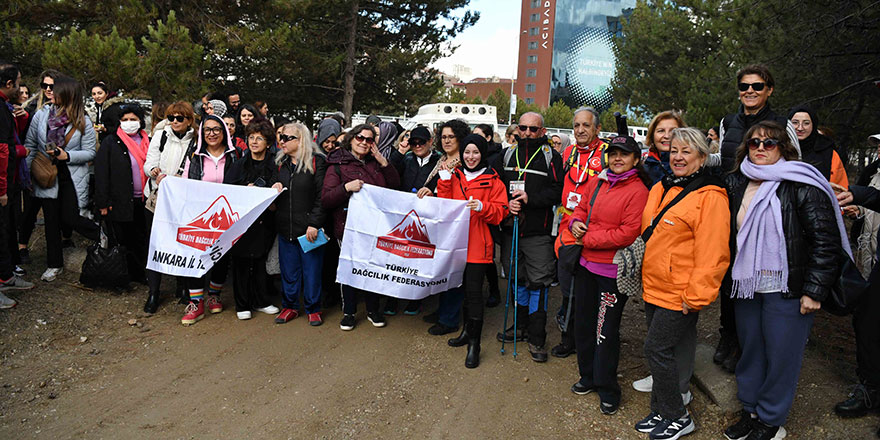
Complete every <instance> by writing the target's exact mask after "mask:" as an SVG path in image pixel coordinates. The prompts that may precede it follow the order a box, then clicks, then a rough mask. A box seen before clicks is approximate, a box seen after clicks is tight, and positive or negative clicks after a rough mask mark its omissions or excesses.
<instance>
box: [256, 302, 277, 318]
mask: <svg viewBox="0 0 880 440" xmlns="http://www.w3.org/2000/svg"><path fill="white" fill-rule="evenodd" d="M257 311H258V312H261V313H265V314H267V315H277V314H278V313H280V312H281V309H279V308H278V307H275V306H273V305H272V304H269V305H268V306H266V307H263V308H260V309H257Z"/></svg>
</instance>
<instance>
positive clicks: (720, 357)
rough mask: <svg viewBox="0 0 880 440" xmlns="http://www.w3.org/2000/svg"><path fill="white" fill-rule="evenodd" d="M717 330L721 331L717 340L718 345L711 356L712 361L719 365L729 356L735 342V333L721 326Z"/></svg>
mask: <svg viewBox="0 0 880 440" xmlns="http://www.w3.org/2000/svg"><path fill="white" fill-rule="evenodd" d="M719 331H720V332H721V339H719V340H718V346H717V347H715V355H714V356H712V362H715V364H717V365H721V363H722V362H724V360H725V359H727V358H729V357H730V355H731V354H732V353H731V352H732V351H733V346H734V344H735V343H736V333H733V332H729V331H725V330H724V329H723V328H722V329H720V330H719Z"/></svg>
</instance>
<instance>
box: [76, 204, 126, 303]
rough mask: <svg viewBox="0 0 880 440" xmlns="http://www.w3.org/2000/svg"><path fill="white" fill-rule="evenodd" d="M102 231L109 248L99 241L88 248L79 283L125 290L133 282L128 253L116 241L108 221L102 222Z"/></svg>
mask: <svg viewBox="0 0 880 440" xmlns="http://www.w3.org/2000/svg"><path fill="white" fill-rule="evenodd" d="M101 229H102V230H103V231H106V232H105V234H106V235H107V246H106V247H103V246H101V241H100V239H99V240H98V241H96V242H95V243H93V244H92V245H91V246H89V247H88V250H87V252H86V259H85V261H83V265H82V272H81V273H80V275H79V282H80V283H82V284H83V285H85V286H87V287H105V288H109V289H117V288H123V287H125V286H127V285H128V283H129V281H131V278H130V276H129V274H128V261H127V259H126V254H127V253H128V251H127V250H126V248H125V246H123V245H121V244H119V242H118V241H117V240H116V235H115V233H114V231H113V228H112V227H111V226H110V225H108V224H107V222H106V221H103V220H102V221H101Z"/></svg>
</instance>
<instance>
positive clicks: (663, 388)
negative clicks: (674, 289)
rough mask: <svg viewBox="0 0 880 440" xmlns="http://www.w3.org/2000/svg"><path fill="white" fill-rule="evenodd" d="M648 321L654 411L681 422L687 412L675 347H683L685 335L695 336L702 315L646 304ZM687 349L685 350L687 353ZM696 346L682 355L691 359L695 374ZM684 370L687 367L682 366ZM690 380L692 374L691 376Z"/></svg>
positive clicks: (649, 360) (647, 348) (647, 338)
mask: <svg viewBox="0 0 880 440" xmlns="http://www.w3.org/2000/svg"><path fill="white" fill-rule="evenodd" d="M645 318H646V320H647V323H648V334H647V336H646V337H645V357H646V358H647V360H648V366H649V367H650V369H651V375H652V376H653V377H654V386H653V391H652V392H651V411H653V412H657V413H659V414H660V415H661V416H662V417H663V418H666V419H673V420H675V419H680V418H682V417H684V415H685V414H686V413H687V411H686V410H685V408H684V402H683V401H682V398H681V392H682V388H681V376H682V372H681V370H682V369H686V368H680V366H679V365H678V357H677V356H676V348H677V347H678V346H680V345H684V343H685V342H686V341H685V339H687V338H686V336H687V335H688V334H690V333H692V334H693V335H694V336H696V331H697V319H698V318H699V313H698V312H696V311H691V312H690V313H688V314H687V315H685V314H682V313H681V311H676V310H669V309H664V308H662V307H657V306H655V305H653V304H649V303H645ZM685 348H687V347H682V348H681V349H680V350H684V349H685ZM694 354H695V345H694V344H693V343H692V345H690V353H682V356H683V357H684V358H685V359H683V360H687V359H690V361H691V364H690V368H689V369H690V370H691V373H692V372H693V359H694ZM681 367H684V366H681ZM688 379H690V374H688Z"/></svg>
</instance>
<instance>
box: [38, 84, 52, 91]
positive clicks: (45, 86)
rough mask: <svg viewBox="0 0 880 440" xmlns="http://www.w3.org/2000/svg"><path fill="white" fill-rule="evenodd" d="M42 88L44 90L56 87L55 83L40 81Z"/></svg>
mask: <svg viewBox="0 0 880 440" xmlns="http://www.w3.org/2000/svg"><path fill="white" fill-rule="evenodd" d="M40 88H42V89H43V90H49V91H52V89H54V88H55V84H46V83H40Z"/></svg>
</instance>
